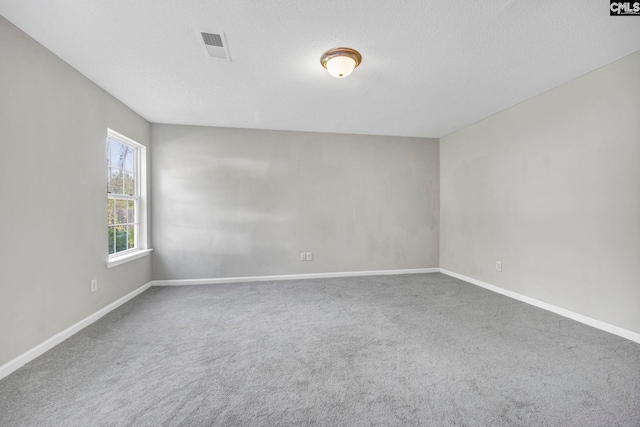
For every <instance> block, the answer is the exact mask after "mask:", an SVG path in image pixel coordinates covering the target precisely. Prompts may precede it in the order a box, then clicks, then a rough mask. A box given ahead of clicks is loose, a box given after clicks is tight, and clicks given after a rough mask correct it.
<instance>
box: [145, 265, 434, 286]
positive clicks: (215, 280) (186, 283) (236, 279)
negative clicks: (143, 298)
mask: <svg viewBox="0 0 640 427" xmlns="http://www.w3.org/2000/svg"><path fill="white" fill-rule="evenodd" d="M438 272H440V269H439V268H408V269H404V270H374V271H345V272H340V273H309V274H285V275H280V276H247V277H216V278H209V279H179V280H153V281H152V282H151V283H152V286H191V285H213V284H217V283H238V282H267V281H272V280H299V279H326V278H330V277H356V276H382V275H388V274H416V273H438Z"/></svg>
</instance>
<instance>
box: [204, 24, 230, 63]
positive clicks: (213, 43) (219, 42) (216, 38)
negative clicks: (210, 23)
mask: <svg viewBox="0 0 640 427" xmlns="http://www.w3.org/2000/svg"><path fill="white" fill-rule="evenodd" d="M200 36H201V43H203V46H204V49H205V52H206V55H207V56H208V57H210V58H218V59H226V60H227V61H231V56H229V48H228V47H227V40H226V39H225V37H224V33H218V32H213V31H212V32H200Z"/></svg>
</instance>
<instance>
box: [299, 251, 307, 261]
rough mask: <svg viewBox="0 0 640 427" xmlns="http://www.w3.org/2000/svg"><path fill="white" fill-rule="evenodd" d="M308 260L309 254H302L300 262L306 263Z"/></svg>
mask: <svg viewBox="0 0 640 427" xmlns="http://www.w3.org/2000/svg"><path fill="white" fill-rule="evenodd" d="M306 260H307V254H305V253H304V252H300V261H306Z"/></svg>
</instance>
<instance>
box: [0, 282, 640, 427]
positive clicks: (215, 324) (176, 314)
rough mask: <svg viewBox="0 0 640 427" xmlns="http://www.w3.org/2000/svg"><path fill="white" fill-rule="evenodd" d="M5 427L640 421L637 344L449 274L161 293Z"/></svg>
mask: <svg viewBox="0 0 640 427" xmlns="http://www.w3.org/2000/svg"><path fill="white" fill-rule="evenodd" d="M0 425H1V426H3V427H8V426H101V425H108V426H111V425H113V426H160V425H167V426H170V425H185V426H205V425H217V426H243V427H244V426H291V425H296V426H298V425H300V426H305V425H316V426H373V425H375V426H413V425H428V426H503V425H504V426H507V425H508V426H532V425H535V426H542V425H544V426H583V427H584V426H639V425H640V345H639V344H636V343H633V342H631V341H628V340H625V339H623V338H619V337H617V336H615V335H610V334H608V333H605V332H602V331H599V330H596V329H593V328H590V327H588V326H585V325H582V324H580V323H577V322H574V321H571V320H568V319H565V318H563V317H560V316H557V315H555V314H552V313H549V312H547V311H544V310H540V309H537V308H534V307H531V306H529V305H526V304H523V303H520V302H517V301H514V300H511V299H509V298H506V297H503V296H501V295H498V294H495V293H492V292H489V291H487V290H484V289H481V288H478V287H475V286H473V285H470V284H467V283H464V282H461V281H459V280H456V279H453V278H450V277H448V276H444V275H442V274H416V275H402V276H376V277H359V278H345V279H317V280H300V281H281V282H261V283H242V284H237V283H236V284H228V285H209V286H192V287H175V288H151V289H149V290H148V291H146V292H145V293H143V294H142V295H140V296H138V297H136V298H135V299H133V300H131V301H130V302H128V303H127V304H125V305H123V306H122V307H120V308H118V309H117V310H115V311H113V312H111V313H110V314H108V315H107V316H105V317H104V318H102V319H101V320H99V321H98V322H96V323H94V324H93V325H91V326H89V327H88V328H86V329H84V330H82V331H81V332H79V333H78V334H76V335H75V336H73V337H71V338H70V339H69V340H67V341H65V342H64V343H62V344H60V345H59V346H57V347H55V348H54V349H52V350H51V351H49V352H48V353H46V354H44V355H43V356H41V357H39V358H38V359H36V360H35V361H33V362H31V363H29V364H28V365H26V366H25V367H23V368H22V369H20V370H18V371H16V372H15V373H13V374H12V375H10V376H9V377H7V378H5V379H3V380H0Z"/></svg>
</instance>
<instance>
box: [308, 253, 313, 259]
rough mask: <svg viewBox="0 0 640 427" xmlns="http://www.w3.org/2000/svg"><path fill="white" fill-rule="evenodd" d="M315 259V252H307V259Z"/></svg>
mask: <svg viewBox="0 0 640 427" xmlns="http://www.w3.org/2000/svg"><path fill="white" fill-rule="evenodd" d="M312 259H313V252H307V261H311V260H312Z"/></svg>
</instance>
